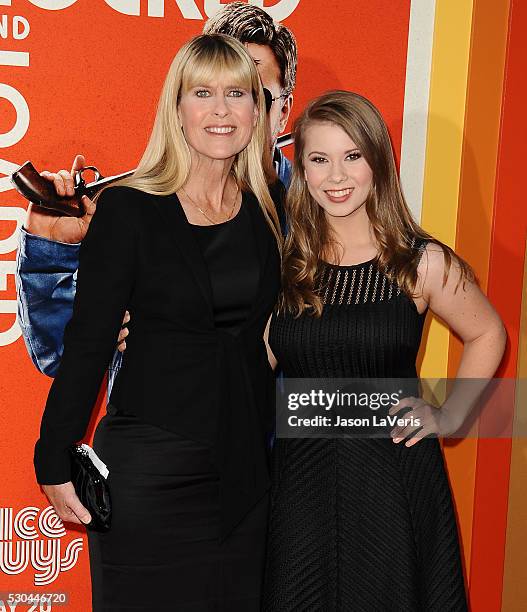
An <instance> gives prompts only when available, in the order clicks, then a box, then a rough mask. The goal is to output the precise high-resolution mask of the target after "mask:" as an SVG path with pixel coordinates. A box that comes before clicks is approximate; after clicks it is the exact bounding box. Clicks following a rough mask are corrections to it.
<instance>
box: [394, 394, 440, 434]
mask: <svg viewBox="0 0 527 612" xmlns="http://www.w3.org/2000/svg"><path fill="white" fill-rule="evenodd" d="M406 408H411V410H408V411H406V412H405V413H404V415H401V418H402V419H404V421H405V424H404V425H403V424H402V425H396V426H395V427H394V428H393V429H392V431H391V436H392V439H393V441H394V442H395V443H396V444H398V443H399V442H402V441H403V440H404V439H405V438H407V437H408V436H410V435H412V434H414V435H412V437H411V438H410V439H409V440H407V441H406V443H405V446H413V445H414V444H417V442H419V440H421V439H422V438H425V437H426V436H429V435H431V434H434V435H435V436H438V435H442V434H444V432H443V431H442V426H443V423H442V417H441V410H440V409H438V408H435V407H434V406H431V405H430V404H427V403H426V402H425V401H424V400H423V399H421V398H419V397H405V398H403V399H401V400H399V403H398V404H396V405H395V406H392V407H391V408H390V410H389V411H388V414H389V415H390V416H393V415H395V414H397V413H398V412H399V411H400V410H403V409H406Z"/></svg>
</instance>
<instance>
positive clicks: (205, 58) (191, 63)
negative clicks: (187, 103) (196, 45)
mask: <svg viewBox="0 0 527 612" xmlns="http://www.w3.org/2000/svg"><path fill="white" fill-rule="evenodd" d="M217 80H219V81H222V82H224V83H228V85H230V86H232V87H240V88H241V89H245V90H247V91H253V90H254V81H253V72H252V71H251V66H250V65H249V64H248V63H247V62H246V61H245V60H244V59H242V58H240V56H239V54H238V53H236V51H235V49H233V48H231V47H228V46H225V47H222V48H220V49H218V48H212V47H210V48H207V47H205V48H202V49H200V50H199V52H198V53H196V54H194V55H191V56H190V57H189V58H188V61H187V62H185V64H184V66H183V71H182V74H181V92H186V91H188V90H189V89H192V88H193V87H197V86H199V85H207V84H209V83H212V82H214V81H217ZM255 101H256V100H255Z"/></svg>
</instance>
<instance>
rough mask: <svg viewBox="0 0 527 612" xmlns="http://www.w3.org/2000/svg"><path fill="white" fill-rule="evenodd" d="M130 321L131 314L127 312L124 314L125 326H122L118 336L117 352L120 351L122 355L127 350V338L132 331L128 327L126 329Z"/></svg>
mask: <svg viewBox="0 0 527 612" xmlns="http://www.w3.org/2000/svg"><path fill="white" fill-rule="evenodd" d="M128 321H130V313H129V312H128V310H127V311H126V312H125V313H124V319H123V324H122V326H121V331H120V332H119V335H118V336H117V350H118V351H120V352H121V353H123V352H124V351H125V350H126V340H125V338H126V336H128V334H129V333H130V330H129V329H128V327H125V325H126V324H127V323H128Z"/></svg>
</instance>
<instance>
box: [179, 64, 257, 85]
mask: <svg viewBox="0 0 527 612" xmlns="http://www.w3.org/2000/svg"><path fill="white" fill-rule="evenodd" d="M189 72H190V71H189ZM185 77H186V78H184V79H183V87H184V89H191V88H192V87H196V86H198V85H199V86H201V87H210V88H212V89H217V88H220V89H227V88H229V87H243V88H250V87H251V78H250V75H248V74H243V73H242V71H241V70H229V69H220V71H219V72H218V70H217V69H215V68H214V67H211V66H202V67H199V68H197V69H196V68H195V69H194V70H192V72H190V74H188V75H185Z"/></svg>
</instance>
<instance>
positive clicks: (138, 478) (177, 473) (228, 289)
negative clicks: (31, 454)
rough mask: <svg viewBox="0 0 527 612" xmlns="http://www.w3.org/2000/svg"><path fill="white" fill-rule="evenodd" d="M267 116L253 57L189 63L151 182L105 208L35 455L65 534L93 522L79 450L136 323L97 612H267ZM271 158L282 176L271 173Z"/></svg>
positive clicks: (111, 412) (270, 217) (102, 431)
mask: <svg viewBox="0 0 527 612" xmlns="http://www.w3.org/2000/svg"><path fill="white" fill-rule="evenodd" d="M268 158H269V150H268V147H267V146H266V126H265V102H264V96H263V91H262V87H261V83H260V79H259V77H258V73H257V71H256V67H255V64H254V61H253V60H252V59H251V57H250V56H249V55H248V54H247V52H246V51H245V49H244V47H243V45H241V44H240V43H239V42H237V41H236V40H234V39H232V38H230V37H227V36H223V35H203V36H200V37H197V38H195V39H193V40H192V41H190V42H189V43H187V44H186V45H184V46H183V47H182V49H181V50H180V51H179V52H178V54H177V56H176V57H175V59H174V61H173V63H172V65H171V67H170V70H169V72H168V76H167V78H166V81H165V85H164V88H163V92H162V94H161V98H160V102H159V107H158V111H157V116H156V120H155V125H154V128H153V132H152V135H151V138H150V141H149V143H148V146H147V148H146V151H145V153H144V155H143V158H142V160H141V162H140V164H139V167H138V170H137V172H136V173H135V174H134V175H133V177H131V178H130V179H128V180H127V181H126V183H124V184H122V185H120V186H117V187H113V188H109V189H107V190H106V191H104V192H103V193H102V195H101V196H100V198H99V201H98V204H97V210H96V212H95V214H94V217H93V219H92V220H91V223H90V226H89V229H88V232H87V235H86V237H85V239H84V240H83V242H82V246H81V250H80V266H79V272H78V278H77V293H76V297H75V303H74V311H73V317H72V319H71V321H70V323H69V324H68V326H67V328H66V332H65V337H64V354H63V356H62V360H61V363H60V368H59V370H58V373H57V376H56V378H55V380H54V382H53V385H52V386H51V389H50V392H49V396H48V400H47V403H46V409H45V412H44V416H43V419H42V426H41V434H40V439H39V440H38V442H37V445H36V449H35V466H36V473H37V479H38V482H39V483H41V484H42V486H43V489H44V491H45V493H46V494H47V496H48V497H49V499H50V501H51V503H52V504H53V506H54V507H55V509H56V511H57V513H58V514H59V516H60V517H61V518H62V519H63V520H64V521H71V522H74V523H88V522H89V521H90V518H91V517H90V516H89V512H88V511H87V509H86V508H84V507H83V506H82V504H81V503H80V501H79V499H78V498H77V496H76V495H75V491H74V489H73V486H72V483H71V482H70V468H69V459H68V453H67V448H68V447H69V445H70V444H72V443H74V442H77V441H78V440H80V439H82V437H83V436H84V435H85V432H86V428H87V425H88V422H89V420H90V416H91V413H92V409H93V405H94V403H95V400H96V398H97V394H98V391H99V387H100V384H101V381H102V378H103V375H104V372H105V369H106V367H107V365H108V363H109V361H110V359H111V356H112V353H113V351H114V348H115V338H116V337H117V334H118V331H119V328H120V325H121V322H122V320H123V314H124V312H125V310H128V311H129V312H130V314H131V321H130V324H129V327H130V332H131V333H130V336H129V338H128V339H127V345H128V347H127V350H126V352H125V354H124V360H123V365H122V368H121V370H120V372H119V374H118V376H117V379H116V380H115V383H114V386H113V389H112V393H111V396H110V398H109V404H108V408H107V414H106V415H105V416H104V418H103V419H102V420H101V422H100V423H99V424H98V426H97V430H96V433H95V440H94V447H95V451H96V452H97V453H98V455H99V456H100V458H101V459H102V461H103V462H104V463H105V464H106V465H107V466H108V469H109V477H108V483H109V487H110V492H111V496H112V505H113V516H112V526H111V529H110V531H109V532H107V533H104V534H101V533H95V532H89V545H90V562H91V574H92V590H93V609H94V610H145V611H148V612H151V611H152V610H161V609H167V610H169V609H170V610H188V611H190V610H192V611H196V612H197V611H202V610H203V611H205V610H228V611H229V612H234V611H236V610H240V611H244V612H245V611H249V610H258V609H259V605H260V587H261V580H262V566H263V555H264V543H265V533H266V520H267V490H268V485H269V475H268V471H267V456H266V452H267V451H266V439H267V436H268V433H269V432H268V430H269V428H270V427H271V415H270V414H269V408H270V406H271V405H272V402H271V399H272V395H273V389H272V380H273V379H272V373H271V370H270V368H269V366H268V363H267V355H266V350H265V345H264V343H263V331H264V327H265V323H266V321H267V319H268V317H269V314H270V312H271V309H272V307H273V306H274V304H275V302H276V298H277V294H278V291H279V285H280V273H279V266H280V256H279V247H280V229H279V221H278V217H277V213H276V209H275V207H274V203H273V200H272V198H271V196H270V193H269V189H268V183H269V182H270V181H271V178H272V172H271V171H268V170H267V168H271V165H270V162H269V159H268ZM262 159H263V160H264V164H263V165H262Z"/></svg>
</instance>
